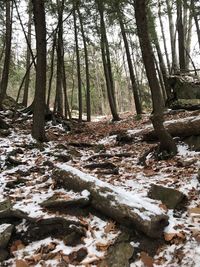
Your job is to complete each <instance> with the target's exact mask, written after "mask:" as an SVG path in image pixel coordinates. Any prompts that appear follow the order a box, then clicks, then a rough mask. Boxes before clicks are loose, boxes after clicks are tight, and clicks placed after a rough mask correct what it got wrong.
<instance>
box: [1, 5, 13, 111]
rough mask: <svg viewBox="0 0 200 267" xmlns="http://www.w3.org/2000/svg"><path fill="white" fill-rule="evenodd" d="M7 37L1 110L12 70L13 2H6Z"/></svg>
mask: <svg viewBox="0 0 200 267" xmlns="http://www.w3.org/2000/svg"><path fill="white" fill-rule="evenodd" d="M5 2H6V36H5V39H6V41H5V46H6V49H5V58H4V65H3V72H2V78H1V84H0V108H2V105H3V100H4V98H5V96H6V92H7V87H8V77H9V69H10V56H11V40H12V8H11V1H10V0H6V1H5Z"/></svg>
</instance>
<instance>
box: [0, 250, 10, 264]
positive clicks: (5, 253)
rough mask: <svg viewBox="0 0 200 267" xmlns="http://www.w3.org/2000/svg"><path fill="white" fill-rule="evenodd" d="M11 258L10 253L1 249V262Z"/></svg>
mask: <svg viewBox="0 0 200 267" xmlns="http://www.w3.org/2000/svg"><path fill="white" fill-rule="evenodd" d="M8 256H9V253H8V251H6V250H5V249H0V262H2V261H5V260H6V259H7V258H8Z"/></svg>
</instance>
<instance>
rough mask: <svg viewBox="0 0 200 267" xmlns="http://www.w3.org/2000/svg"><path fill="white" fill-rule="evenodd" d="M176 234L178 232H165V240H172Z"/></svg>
mask: <svg viewBox="0 0 200 267" xmlns="http://www.w3.org/2000/svg"><path fill="white" fill-rule="evenodd" d="M175 236H176V233H171V234H170V233H165V234H164V238H165V241H171V240H172V239H173V238H174V237H175Z"/></svg>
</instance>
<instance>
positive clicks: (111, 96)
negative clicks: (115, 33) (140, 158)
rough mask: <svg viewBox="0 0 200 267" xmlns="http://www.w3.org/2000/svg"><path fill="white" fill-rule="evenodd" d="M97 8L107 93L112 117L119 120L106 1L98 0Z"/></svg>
mask: <svg viewBox="0 0 200 267" xmlns="http://www.w3.org/2000/svg"><path fill="white" fill-rule="evenodd" d="M96 3H97V9H98V12H99V15H100V30H99V31H100V37H101V44H100V45H101V53H102V61H103V67H104V75H105V79H106V86H107V94H108V100H109V105H110V110H111V113H112V117H113V120H114V121H118V120H119V119H120V118H119V115H118V113H117V105H116V99H115V89H114V82H113V74H112V67H111V60H110V51H109V44H108V39H107V34H106V25H105V21H104V3H102V1H101V0H96Z"/></svg>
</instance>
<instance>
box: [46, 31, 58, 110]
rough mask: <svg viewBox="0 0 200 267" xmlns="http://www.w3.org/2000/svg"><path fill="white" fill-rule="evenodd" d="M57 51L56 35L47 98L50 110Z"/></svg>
mask: <svg viewBox="0 0 200 267" xmlns="http://www.w3.org/2000/svg"><path fill="white" fill-rule="evenodd" d="M55 49H56V33H55V35H54V37H53V44H52V50H51V64H50V77H49V86H48V96H47V108H50V100H51V89H52V80H53V74H54V61H55Z"/></svg>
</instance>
